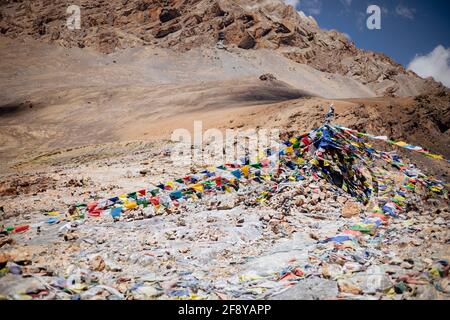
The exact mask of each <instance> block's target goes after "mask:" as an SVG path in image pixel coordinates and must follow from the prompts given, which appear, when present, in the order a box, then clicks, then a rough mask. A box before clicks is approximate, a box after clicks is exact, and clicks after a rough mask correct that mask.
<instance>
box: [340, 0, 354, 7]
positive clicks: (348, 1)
mask: <svg viewBox="0 0 450 320" xmlns="http://www.w3.org/2000/svg"><path fill="white" fill-rule="evenodd" d="M341 2H342V4H343V5H344V6H346V7H350V6H351V5H352V0H341Z"/></svg>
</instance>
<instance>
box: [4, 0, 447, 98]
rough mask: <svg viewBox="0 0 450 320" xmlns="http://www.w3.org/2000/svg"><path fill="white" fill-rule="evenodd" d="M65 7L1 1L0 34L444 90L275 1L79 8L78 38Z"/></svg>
mask: <svg viewBox="0 0 450 320" xmlns="http://www.w3.org/2000/svg"><path fill="white" fill-rule="evenodd" d="M71 4H74V3H73V2H71V1H68V0H56V1H47V0H38V1H34V2H33V3H30V2H26V1H20V0H16V1H3V2H2V3H1V4H0V10H1V11H0V12H1V14H0V33H1V34H2V35H4V36H6V37H10V38H23V37H32V38H35V39H38V40H40V41H43V42H47V43H53V44H57V45H60V46H63V47H80V48H85V47H88V48H92V49H94V50H96V51H99V52H101V53H104V54H111V53H113V52H116V51H118V50H121V49H126V48H130V47H139V46H151V47H155V48H170V49H173V50H176V51H188V50H192V49H194V48H199V47H204V48H215V47H219V48H222V49H225V50H226V49H227V48H230V47H232V48H240V49H241V50H254V49H261V48H265V49H270V50H276V51H277V52H279V53H281V54H283V55H284V56H285V57H287V58H288V59H290V60H292V61H295V62H297V63H300V64H306V65H310V66H312V67H313V68H315V69H317V70H319V71H323V72H328V73H333V74H339V75H343V76H347V77H350V78H352V79H355V80H357V81H358V82H360V83H362V84H363V85H367V86H368V87H369V88H371V89H372V90H373V91H374V92H375V93H376V95H378V96H415V95H419V94H423V93H427V92H430V91H431V92H435V91H439V90H446V88H445V87H443V86H442V84H439V83H437V82H435V81H434V80H432V79H430V78H429V79H422V78H420V77H419V76H417V75H416V74H415V73H414V72H412V71H409V70H406V69H405V68H404V67H403V66H401V65H400V64H398V63H396V62H394V61H393V60H392V59H391V58H389V57H387V56H386V55H384V54H381V53H375V52H371V51H364V50H361V49H358V48H357V47H356V46H355V44H354V43H353V42H351V41H349V40H348V39H347V38H346V37H345V35H344V34H342V33H340V32H338V31H336V30H330V31H327V30H322V29H320V27H319V26H318V25H317V22H316V21H315V20H314V18H312V17H307V16H306V15H305V14H303V13H302V12H297V11H296V10H295V9H294V8H293V7H292V6H289V5H286V4H284V3H283V2H282V1H281V0H275V1H265V0H257V1H249V0H238V1H230V0H173V1H163V0H113V1H103V0H99V1H95V2H93V1H86V0H79V1H76V2H75V4H77V5H79V6H80V8H81V30H75V31H70V30H69V29H68V28H67V26H66V20H67V16H68V15H67V14H66V10H67V8H68V6H69V5H71Z"/></svg>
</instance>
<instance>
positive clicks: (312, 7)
mask: <svg viewBox="0 0 450 320" xmlns="http://www.w3.org/2000/svg"><path fill="white" fill-rule="evenodd" d="M300 8H301V9H302V10H303V11H304V12H306V13H307V14H310V15H316V16H317V15H319V14H320V13H321V12H322V1H321V0H302V1H301V2H300Z"/></svg>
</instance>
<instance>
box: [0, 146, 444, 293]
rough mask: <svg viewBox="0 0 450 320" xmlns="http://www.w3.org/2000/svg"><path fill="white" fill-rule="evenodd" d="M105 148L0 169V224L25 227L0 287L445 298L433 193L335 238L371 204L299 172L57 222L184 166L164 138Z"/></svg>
mask: <svg viewBox="0 0 450 320" xmlns="http://www.w3.org/2000/svg"><path fill="white" fill-rule="evenodd" d="M106 148H107V149H108V150H110V152H111V153H112V154H115V155H114V156H108V157H105V156H104V155H102V151H103V150H104V149H101V148H100V147H99V146H94V147H89V148H85V149H83V150H82V151H79V152H78V154H73V151H72V153H70V152H69V153H68V154H64V153H62V154H55V155H50V156H48V157H47V159H45V160H42V159H40V160H35V161H41V162H40V163H39V162H37V163H33V162H31V163H28V164H27V165H28V166H34V168H35V170H34V172H33V170H29V168H28V170H29V171H28V172H29V173H28V174H24V175H18V174H11V175H9V176H7V177H6V179H4V182H3V184H4V185H6V184H9V188H5V187H2V189H1V192H2V198H1V199H2V220H1V221H2V222H1V224H2V225H3V227H2V229H3V228H7V227H9V226H20V225H28V226H30V229H29V230H26V231H24V232H19V233H12V234H11V233H3V234H2V235H1V237H0V245H1V249H0V259H1V260H0V263H1V267H2V269H1V271H0V276H1V278H0V294H1V297H3V298H7V299H55V298H56V299H448V298H449V293H450V291H449V290H450V289H449V277H448V269H449V267H448V261H449V255H448V254H449V243H448V241H449V232H448V230H449V229H448V227H449V226H448V221H449V215H450V213H449V210H448V202H446V201H445V200H439V199H438V198H437V199H434V198H431V199H428V200H426V199H425V198H423V197H422V196H420V193H419V194H418V195H416V196H413V197H412V198H411V199H410V200H409V203H410V205H408V207H407V208H408V210H407V211H405V212H404V213H402V215H401V217H400V218H398V219H389V221H386V223H385V224H383V225H382V226H380V228H379V229H378V230H377V231H376V232H375V233H374V232H370V233H361V232H359V233H358V232H353V233H352V236H353V235H354V239H353V240H352V241H343V242H342V241H341V242H339V241H337V242H335V241H329V242H327V241H324V240H326V239H330V238H333V237H335V236H336V235H337V234H342V232H343V231H345V230H349V226H351V225H354V224H355V223H356V224H357V223H359V222H360V221H361V219H362V218H364V217H366V216H368V215H369V214H370V213H371V207H370V205H369V206H367V207H363V206H362V205H360V204H357V203H356V202H354V200H353V199H352V198H350V197H349V196H348V195H346V194H344V193H343V192H342V191H339V190H337V189H335V188H334V187H333V186H331V185H329V184H327V183H325V182H322V181H316V180H315V179H313V178H312V177H308V178H307V179H306V180H304V181H300V182H295V183H288V184H286V185H285V186H284V187H283V188H282V190H280V191H281V192H280V193H278V194H276V195H275V196H274V197H273V198H272V199H271V200H270V202H269V203H267V204H265V205H261V204H258V203H257V202H256V201H255V199H256V198H257V197H258V194H259V192H260V191H261V190H263V186H262V185H259V184H249V185H245V186H244V187H243V188H241V189H240V190H239V192H234V193H230V194H228V193H226V194H210V195H206V196H205V197H204V198H203V199H202V200H199V201H195V202H189V203H181V205H180V206H179V207H172V208H171V209H167V210H161V211H155V210H154V209H151V208H153V207H151V208H150V207H148V208H145V209H137V210H131V211H129V212H127V213H126V214H124V215H122V216H121V218H120V219H118V220H114V219H113V218H112V217H111V216H110V215H108V214H103V215H102V216H100V217H98V218H94V217H85V219H77V220H74V221H70V220H67V218H64V217H65V215H64V213H66V212H67V210H68V208H69V207H70V205H72V204H76V203H80V202H88V201H89V200H91V199H97V198H105V197H111V196H114V195H117V194H120V193H123V192H129V191H130V190H136V189H142V188H144V187H148V186H149V185H150V183H153V184H157V183H158V182H159V181H166V180H169V179H174V178H177V177H180V176H183V175H184V174H185V173H187V172H189V171H190V168H189V167H186V168H182V167H179V166H177V165H176V164H174V163H171V161H170V160H167V153H168V152H169V151H168V144H167V143H161V142H147V143H145V142H134V143H129V144H128V145H120V144H111V145H109V146H107V147H106ZM49 163H51V164H52V165H50V166H48V164H49ZM42 166H44V167H46V168H48V169H47V170H45V172H44V171H40V170H42V169H40V167H41V168H42ZM392 174H393V176H392V178H393V179H394V180H395V177H396V174H395V173H392ZM393 183H395V182H393ZM447 201H448V200H447ZM55 210H60V212H61V215H59V216H58V215H56V216H55V213H52V212H54V211H55ZM61 218H62V219H61Z"/></svg>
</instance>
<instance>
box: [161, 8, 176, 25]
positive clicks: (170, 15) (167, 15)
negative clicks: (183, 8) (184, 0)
mask: <svg viewBox="0 0 450 320" xmlns="http://www.w3.org/2000/svg"><path fill="white" fill-rule="evenodd" d="M179 16H180V12H179V11H178V10H177V9H174V8H169V9H166V8H165V9H162V10H161V13H160V14H159V20H160V21H161V22H162V23H165V22H168V21H170V20H173V19H175V18H178V17H179Z"/></svg>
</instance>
